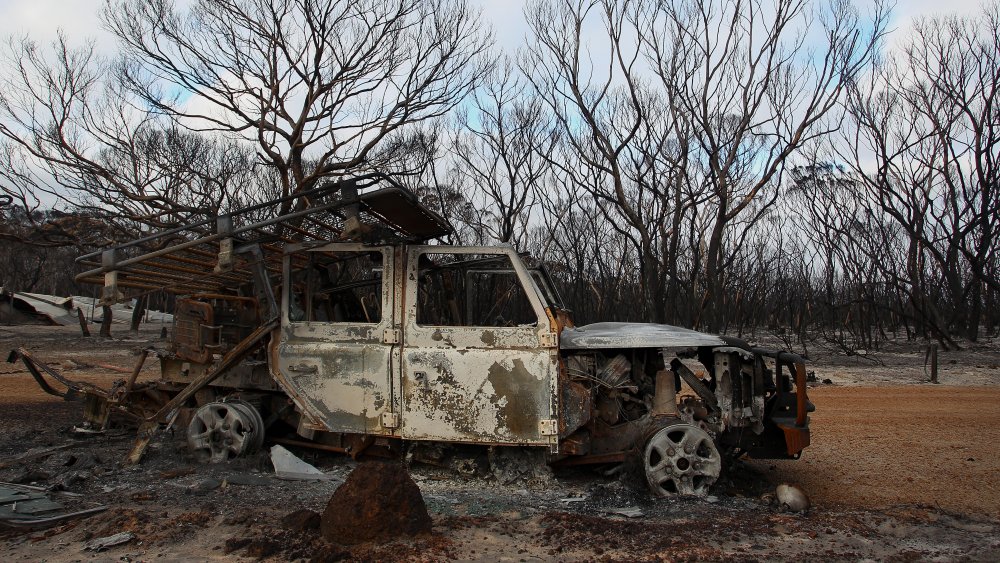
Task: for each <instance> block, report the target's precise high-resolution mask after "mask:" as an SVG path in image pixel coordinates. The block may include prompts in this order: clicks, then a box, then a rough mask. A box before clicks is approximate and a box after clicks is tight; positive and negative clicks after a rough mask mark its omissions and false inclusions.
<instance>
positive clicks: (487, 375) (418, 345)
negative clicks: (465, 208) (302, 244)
mask: <svg viewBox="0 0 1000 563" xmlns="http://www.w3.org/2000/svg"><path fill="white" fill-rule="evenodd" d="M423 253H448V254H465V255H506V256H507V257H508V258H509V259H510V263H511V265H512V267H513V269H514V271H515V273H516V276H517V279H518V282H519V284H520V285H521V287H523V288H524V290H525V292H526V294H527V298H528V300H529V302H530V305H531V308H532V310H533V311H534V312H535V317H536V321H535V324H534V326H513V327H510V326H502V327H477V326H421V325H419V324H417V301H418V299H417V297H418V295H417V292H418V290H419V288H418V281H419V279H418V278H419V271H418V265H419V264H420V257H421V255H422V254H423ZM404 289H405V308H404V311H403V340H404V346H403V373H402V385H401V394H402V401H403V402H402V410H403V412H402V415H403V416H402V428H401V433H402V436H403V437H404V438H408V439H418V440H445V441H460V442H478V443H495V444H523V445H546V444H547V445H549V446H550V448H552V449H555V447H556V444H557V440H558V437H557V436H555V435H543V432H542V429H541V425H542V424H543V421H548V420H552V419H557V418H558V394H557V393H558V380H557V377H556V374H557V369H556V364H557V361H558V354H557V353H556V350H555V348H554V347H552V348H550V347H543V346H542V343H543V338H542V336H543V335H550V334H552V327H551V325H550V321H549V318H548V316H547V315H546V313H545V305H544V302H543V300H542V298H541V295H540V292H539V291H538V288H537V287H536V286H535V284H534V282H533V281H532V279H531V276H530V274H529V273H528V272H527V270H526V269H525V267H524V265H523V264H522V263H521V261H520V259H519V258H518V256H517V255H516V253H515V252H514V251H513V250H511V249H508V248H498V247H436V246H414V247H410V248H409V249H408V253H407V269H406V276H405V288H404ZM552 340H553V342H552V344H553V345H554V344H555V342H554V339H552Z"/></svg>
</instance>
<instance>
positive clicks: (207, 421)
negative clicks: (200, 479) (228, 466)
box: [187, 401, 264, 463]
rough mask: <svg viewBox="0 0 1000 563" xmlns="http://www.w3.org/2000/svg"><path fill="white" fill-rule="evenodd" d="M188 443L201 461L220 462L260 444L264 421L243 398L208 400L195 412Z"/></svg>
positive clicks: (188, 432)
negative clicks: (218, 400) (220, 400)
mask: <svg viewBox="0 0 1000 563" xmlns="http://www.w3.org/2000/svg"><path fill="white" fill-rule="evenodd" d="M187 439H188V447H189V448H190V450H191V452H192V453H193V454H194V456H195V458H197V459H198V461H200V462H202V463H220V462H224V461H228V460H229V459H230V458H233V457H237V456H241V455H244V454H246V453H250V452H252V451H254V450H256V449H258V448H260V446H261V445H262V444H263V441H264V423H263V420H261V417H260V414H259V413H258V412H257V409H255V408H254V407H253V406H251V405H249V404H247V403H244V402H243V401H232V402H227V403H208V404H206V405H204V406H202V407H201V408H199V409H198V411H197V412H195V414H194V416H193V417H192V418H191V423H190V424H189V425H188V430H187Z"/></svg>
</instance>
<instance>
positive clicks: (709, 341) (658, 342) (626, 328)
mask: <svg viewBox="0 0 1000 563" xmlns="http://www.w3.org/2000/svg"><path fill="white" fill-rule="evenodd" d="M696 346H727V344H726V341H724V340H723V339H722V338H720V337H718V336H715V335H712V334H705V333H704V332H698V331H696V330H690V329H687V328H681V327H679V326H671V325H661V324H653V323H594V324H589V325H584V326H579V327H572V328H570V327H567V328H564V329H563V331H562V333H561V334H560V335H559V347H560V348H561V349H564V350H589V349H599V348H687V347H696Z"/></svg>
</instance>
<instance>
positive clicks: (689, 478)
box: [643, 424, 722, 497]
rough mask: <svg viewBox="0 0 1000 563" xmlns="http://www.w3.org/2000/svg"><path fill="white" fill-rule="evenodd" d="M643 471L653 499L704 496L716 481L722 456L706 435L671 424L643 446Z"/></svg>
mask: <svg viewBox="0 0 1000 563" xmlns="http://www.w3.org/2000/svg"><path fill="white" fill-rule="evenodd" d="M643 467H644V468H645V470H646V480H647V481H648V482H649V487H650V489H651V490H652V491H653V494H654V495H656V496H659V497H667V496H672V495H698V496H703V495H706V494H708V489H709V487H711V486H712V484H713V483H715V480H716V479H718V478H719V473H720V472H721V471H722V456H721V455H719V450H718V448H716V447H715V441H714V440H713V439H712V437H711V436H710V435H709V434H708V432H705V431H704V430H702V429H701V428H698V427H697V426H692V425H690V424H674V425H671V426H667V427H666V428H663V429H660V430H659V431H657V432H656V433H655V434H653V435H652V437H650V439H649V441H648V442H646V448H645V451H644V453H643Z"/></svg>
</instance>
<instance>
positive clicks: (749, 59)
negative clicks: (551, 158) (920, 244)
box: [523, 0, 886, 329]
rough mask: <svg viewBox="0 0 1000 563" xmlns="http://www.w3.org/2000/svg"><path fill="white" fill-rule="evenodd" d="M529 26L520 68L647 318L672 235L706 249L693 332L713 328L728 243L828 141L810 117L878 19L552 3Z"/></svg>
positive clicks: (659, 299)
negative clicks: (633, 264) (587, 174)
mask: <svg viewBox="0 0 1000 563" xmlns="http://www.w3.org/2000/svg"><path fill="white" fill-rule="evenodd" d="M528 18H529V24H530V26H531V28H532V31H533V33H534V42H533V45H532V46H531V47H530V49H529V52H528V55H527V56H526V57H525V61H524V64H523V66H524V67H525V69H526V72H528V76H529V77H530V78H531V80H532V82H533V84H534V85H535V89H536V92H537V93H538V95H540V96H542V97H543V99H545V100H546V101H547V102H548V104H549V106H550V108H551V110H552V112H553V113H554V115H555V116H556V118H557V120H558V122H559V123H560V124H561V126H562V128H563V129H564V134H565V137H566V138H567V142H569V143H570V144H571V145H572V146H573V148H574V150H575V152H576V154H577V157H578V158H579V159H580V162H581V163H582V164H583V165H584V166H587V167H590V168H592V169H594V170H596V171H598V172H599V174H600V175H601V178H600V181H599V182H598V183H597V184H595V185H593V186H592V187H591V186H590V185H588V184H586V183H585V182H582V181H580V182H578V184H579V186H580V188H581V189H589V190H591V191H592V195H593V196H594V198H595V201H596V202H597V203H598V209H599V210H602V212H605V213H607V217H606V218H607V219H608V220H609V221H610V222H611V224H613V225H616V226H618V227H619V228H620V229H622V234H623V235H624V236H626V237H628V238H630V239H631V240H633V241H634V244H635V247H636V249H637V251H638V252H637V256H638V257H639V259H640V262H639V267H640V268H642V269H644V270H645V271H644V272H643V276H642V279H643V297H644V301H645V302H646V303H648V304H649V306H650V307H651V308H652V310H651V313H652V315H651V316H652V317H653V318H654V319H657V320H660V319H663V318H664V317H665V316H666V310H665V309H664V307H663V305H662V303H663V302H664V301H666V300H667V292H666V287H667V285H666V284H665V280H668V279H676V278H677V277H678V274H677V273H675V269H674V268H673V267H672V266H671V262H674V263H676V260H677V258H676V255H675V254H673V253H674V251H675V250H678V251H679V249H678V247H677V244H676V243H677V242H678V241H679V240H682V239H678V238H676V237H679V236H680V234H681V232H684V231H686V232H688V233H690V234H691V236H692V237H693V238H691V239H689V240H688V241H687V242H688V244H690V245H692V247H698V246H700V245H699V243H700V242H702V241H704V243H705V250H704V254H703V257H697V258H696V259H695V262H696V263H697V267H698V271H697V272H695V274H694V278H693V279H694V280H700V285H701V287H700V288H695V289H700V295H699V296H698V298H699V301H700V303H701V305H700V307H699V309H700V312H698V313H696V318H695V319H693V320H694V324H696V325H698V324H701V325H703V326H705V327H707V328H716V329H717V328H718V327H719V326H721V324H722V317H723V312H722V310H721V305H722V303H723V300H722V288H723V287H724V286H725V275H726V271H725V266H726V260H727V256H729V255H731V254H727V245H733V244H738V243H739V241H740V240H741V239H742V238H743V237H744V236H745V233H746V232H747V231H746V229H747V228H750V227H752V225H753V224H754V222H755V221H756V220H757V219H759V217H761V216H762V214H763V213H765V212H766V211H767V208H768V206H769V205H770V204H772V203H773V202H774V201H776V199H777V192H776V190H777V187H778V186H779V185H780V181H781V178H782V174H783V172H784V168H785V163H786V161H787V160H788V159H789V158H790V157H791V156H792V155H793V154H794V153H795V152H796V151H797V150H798V149H799V148H800V147H801V146H802V145H803V144H804V143H806V142H808V141H810V140H811V139H813V138H816V137H818V136H821V135H823V134H824V133H825V132H826V131H827V130H828V128H829V124H827V123H824V122H823V121H822V120H823V118H824V117H826V116H828V115H829V114H830V112H831V111H833V110H834V109H835V108H836V106H837V104H838V102H839V101H840V100H841V99H842V97H843V94H844V91H845V89H846V87H847V85H848V84H850V83H851V81H852V80H853V79H854V78H855V77H856V76H857V75H858V73H859V72H861V71H862V70H863V69H864V68H865V67H866V66H867V65H868V64H869V63H870V61H871V59H872V57H873V55H874V54H875V52H876V49H877V46H878V44H879V41H880V39H881V37H882V35H883V33H884V29H885V23H886V14H885V11H884V10H883V8H882V7H881V5H880V4H879V5H877V6H876V11H875V13H874V15H873V18H872V20H871V21H862V20H861V18H860V17H859V16H858V15H857V14H856V12H854V11H853V10H852V8H851V7H850V6H849V5H848V4H847V3H845V2H836V3H834V4H832V5H830V6H829V8H828V9H825V10H824V9H823V8H821V7H819V6H818V5H817V6H815V7H814V6H812V5H810V4H809V3H807V2H804V1H800V0H775V1H774V2H764V1H759V0H748V1H744V0H730V1H726V2H723V3H722V4H721V5H720V4H719V3H717V2H708V1H705V0H689V1H682V2H660V3H648V2H634V1H625V2H612V1H610V0H589V1H585V0H579V1H571V0H564V1H548V2H544V1H539V2H536V3H534V4H532V6H531V8H530V9H529V12H528ZM810 31H814V32H820V35H822V37H823V41H822V44H821V47H820V48H819V51H818V53H817V51H816V50H815V49H811V48H806V46H805V42H804V40H803V39H802V37H803V34H805V33H808V32H810ZM594 33H599V37H600V38H601V39H600V40H599V41H590V42H589V45H595V48H594V50H593V51H591V50H590V49H589V47H588V41H586V40H585V39H584V37H585V34H587V36H588V37H592V36H593V34H594ZM594 59H597V60H598V61H599V64H594V63H593V62H592V61H594ZM529 69H530V70H529ZM650 74H652V75H653V76H655V77H656V79H655V80H652V81H650V80H648V79H647V78H646V77H648V76H649V75H650ZM833 126H834V127H835V126H836V123H835V122H834V124H833ZM656 166H659V170H658V173H654V174H650V173H649V172H650V171H651V170H653V169H655V167H656ZM630 168H631V169H632V170H631V173H630ZM566 172H567V173H571V174H572V173H574V171H573V170H572V169H569V168H568V169H567V170H566ZM647 179H652V181H649V180H647ZM678 194H681V197H678ZM687 213H690V219H684V217H685V214H687ZM678 217H681V220H680V221H678V220H677V219H678ZM734 231H735V232H734ZM688 250H689V249H685V251H688Z"/></svg>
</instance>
